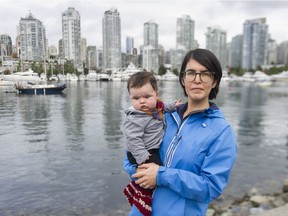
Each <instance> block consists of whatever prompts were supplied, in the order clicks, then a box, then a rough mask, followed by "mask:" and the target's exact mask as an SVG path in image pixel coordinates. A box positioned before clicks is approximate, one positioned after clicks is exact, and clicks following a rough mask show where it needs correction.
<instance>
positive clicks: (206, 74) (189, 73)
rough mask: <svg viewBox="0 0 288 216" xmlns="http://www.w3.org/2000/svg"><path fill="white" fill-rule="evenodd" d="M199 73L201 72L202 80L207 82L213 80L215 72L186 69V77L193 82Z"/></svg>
mask: <svg viewBox="0 0 288 216" xmlns="http://www.w3.org/2000/svg"><path fill="white" fill-rule="evenodd" d="M197 74H199V77H200V80H201V82H204V83H207V82H211V81H212V80H213V79H214V74H215V73H214V72H210V71H194V70H186V71H184V79H186V80H187V81H190V82H193V81H194V80H195V79H196V76H197Z"/></svg>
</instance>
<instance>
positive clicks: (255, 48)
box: [242, 18, 269, 70]
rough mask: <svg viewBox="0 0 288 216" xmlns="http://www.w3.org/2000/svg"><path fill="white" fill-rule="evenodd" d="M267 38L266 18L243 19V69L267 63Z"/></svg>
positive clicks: (254, 67) (255, 67)
mask: <svg viewBox="0 0 288 216" xmlns="http://www.w3.org/2000/svg"><path fill="white" fill-rule="evenodd" d="M268 38H269V35H268V25H267V24H266V18H259V19H253V20H246V21H245V23H244V24H243V52H242V68H243V69H246V70H251V69H257V67H259V66H261V65H266V64H267V55H268Z"/></svg>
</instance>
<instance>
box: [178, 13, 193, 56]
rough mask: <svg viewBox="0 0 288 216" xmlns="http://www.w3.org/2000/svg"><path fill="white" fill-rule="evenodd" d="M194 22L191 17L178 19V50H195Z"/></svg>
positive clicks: (186, 16)
mask: <svg viewBox="0 0 288 216" xmlns="http://www.w3.org/2000/svg"><path fill="white" fill-rule="evenodd" d="M194 29H195V23H194V20H192V19H191V18H190V16H189V15H183V16H182V17H181V18H177V23H176V49H177V48H178V47H180V46H181V49H182V48H183V47H184V48H185V49H186V50H190V49H194V48H195V47H194Z"/></svg>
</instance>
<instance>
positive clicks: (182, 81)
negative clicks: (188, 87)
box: [181, 78, 185, 86]
mask: <svg viewBox="0 0 288 216" xmlns="http://www.w3.org/2000/svg"><path fill="white" fill-rule="evenodd" d="M181 84H182V85H183V86H185V84H184V79H183V78H182V79H181Z"/></svg>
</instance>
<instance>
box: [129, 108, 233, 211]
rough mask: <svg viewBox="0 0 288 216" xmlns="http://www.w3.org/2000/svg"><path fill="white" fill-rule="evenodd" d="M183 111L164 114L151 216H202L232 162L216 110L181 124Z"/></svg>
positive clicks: (228, 134)
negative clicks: (163, 132)
mask: <svg viewBox="0 0 288 216" xmlns="http://www.w3.org/2000/svg"><path fill="white" fill-rule="evenodd" d="M186 107H187V104H183V105H182V106H180V107H179V108H178V109H177V111H176V112H173V113H166V114H165V120H166V122H167V128H166V132H165V136H164V138H163V141H162V144H161V146H160V157H161V160H162V162H163V166H160V168H159V171H158V173H157V179H156V185H157V187H156V189H155V191H154V195H153V201H152V202H153V203H152V215H153V216H188V215H189V216H205V215H206V211H207V208H208V204H209V203H210V202H211V201H212V200H213V199H215V198H217V197H218V196H219V195H220V194H221V193H222V191H223V189H224V188H225V186H226V185H227V182H228V179H229V175H230V172H231V169H232V166H233V164H234V161H235V159H236V153H237V143H236V137H235V134H234V132H233V130H232V128H231V126H230V125H229V124H228V123H227V121H226V120H225V119H224V116H223V113H222V112H221V111H220V110H219V109H218V107H217V106H216V105H215V104H211V106H210V108H208V109H206V110H203V111H200V112H195V113H191V114H189V115H188V116H187V117H186V118H185V119H183V120H182V116H183V113H184V111H185V110H186ZM124 169H125V170H126V171H127V172H128V173H129V174H130V175H131V174H133V173H135V166H132V165H130V164H129V162H128V161H127V160H126V159H125V160H124ZM133 209H134V210H135V208H132V211H133ZM131 213H132V214H130V215H137V214H133V212H131Z"/></svg>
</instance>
